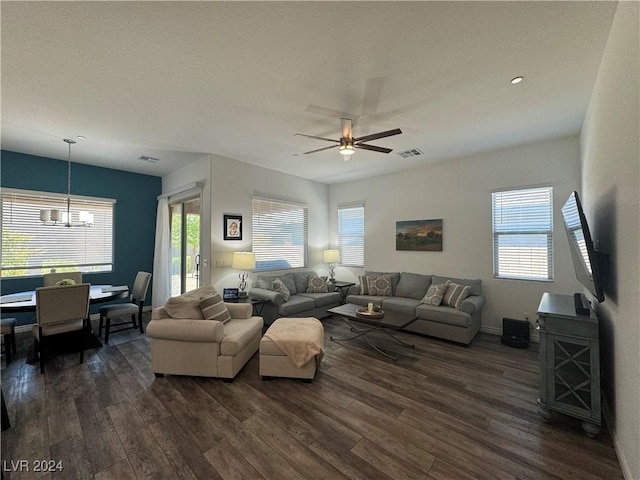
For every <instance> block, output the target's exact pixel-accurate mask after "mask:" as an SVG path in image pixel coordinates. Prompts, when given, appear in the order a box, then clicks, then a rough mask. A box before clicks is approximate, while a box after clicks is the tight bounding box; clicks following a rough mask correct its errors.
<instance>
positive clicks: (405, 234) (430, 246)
mask: <svg viewBox="0 0 640 480" xmlns="http://www.w3.org/2000/svg"><path fill="white" fill-rule="evenodd" d="M396 250H418V251H423V252H441V251H442V219H441V218H440V219H437V220H405V221H401V222H396Z"/></svg>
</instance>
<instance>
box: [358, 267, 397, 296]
mask: <svg viewBox="0 0 640 480" xmlns="http://www.w3.org/2000/svg"><path fill="white" fill-rule="evenodd" d="M364 274H365V276H367V277H391V295H395V294H396V287H397V286H398V283H399V282H400V272H374V271H371V270H365V272H364Z"/></svg>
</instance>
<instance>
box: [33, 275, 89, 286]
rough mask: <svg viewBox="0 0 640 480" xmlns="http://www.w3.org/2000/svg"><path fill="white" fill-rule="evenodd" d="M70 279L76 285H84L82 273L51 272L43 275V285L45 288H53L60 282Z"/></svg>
mask: <svg viewBox="0 0 640 480" xmlns="http://www.w3.org/2000/svg"><path fill="white" fill-rule="evenodd" d="M66 278H70V279H71V280H73V281H74V282H76V284H78V283H82V272H66V273H65V272H51V273H45V274H44V275H42V283H43V285H44V286H45V287H53V286H54V285H55V284H56V283H57V282H59V281H60V280H64V279H66Z"/></svg>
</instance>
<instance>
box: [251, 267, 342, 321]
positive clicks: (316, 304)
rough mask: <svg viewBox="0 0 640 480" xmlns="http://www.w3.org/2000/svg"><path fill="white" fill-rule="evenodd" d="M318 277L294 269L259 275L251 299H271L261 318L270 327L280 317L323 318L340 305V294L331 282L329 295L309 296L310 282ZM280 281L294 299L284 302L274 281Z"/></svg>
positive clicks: (315, 294) (309, 272)
mask: <svg viewBox="0 0 640 480" xmlns="http://www.w3.org/2000/svg"><path fill="white" fill-rule="evenodd" d="M314 276H315V277H317V276H318V275H317V274H316V272H314V271H313V270H293V271H291V272H287V273H283V274H270V275H258V276H257V277H256V280H255V281H254V282H253V285H252V288H250V289H249V296H250V297H252V298H264V299H266V300H269V302H268V303H266V304H265V305H264V308H263V310H262V313H261V315H262V317H263V318H264V321H265V323H266V324H271V323H273V321H274V320H275V319H276V318H279V317H316V318H324V317H327V316H328V315H329V314H328V313H327V310H328V309H330V308H333V307H336V306H338V305H339V304H340V293H339V292H337V291H335V289H334V288H333V286H332V285H331V283H328V287H329V288H328V290H329V291H328V292H326V293H309V292H308V291H307V290H308V289H309V279H310V278H311V277H314ZM276 279H280V280H281V281H282V283H284V284H285V286H286V287H287V289H288V290H289V292H290V294H291V296H290V297H289V299H288V300H286V301H285V299H284V296H283V295H282V293H279V292H277V291H274V290H273V287H272V285H273V282H274V280H276Z"/></svg>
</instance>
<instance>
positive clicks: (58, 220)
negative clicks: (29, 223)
mask: <svg viewBox="0 0 640 480" xmlns="http://www.w3.org/2000/svg"><path fill="white" fill-rule="evenodd" d="M63 141H64V142H65V143H66V144H67V145H69V156H68V157H67V198H66V211H65V210H60V209H57V208H54V209H51V210H48V209H41V210H40V221H41V222H42V224H43V225H50V226H62V227H90V226H91V225H92V224H93V214H92V213H90V212H86V211H80V212H78V221H77V222H73V221H72V219H71V145H73V144H74V143H76V141H75V140H72V139H70V138H65V139H63Z"/></svg>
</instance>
